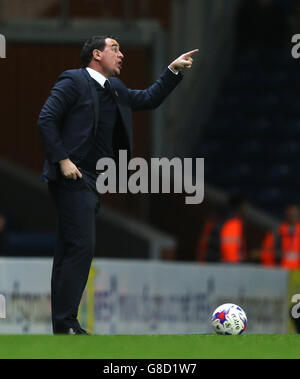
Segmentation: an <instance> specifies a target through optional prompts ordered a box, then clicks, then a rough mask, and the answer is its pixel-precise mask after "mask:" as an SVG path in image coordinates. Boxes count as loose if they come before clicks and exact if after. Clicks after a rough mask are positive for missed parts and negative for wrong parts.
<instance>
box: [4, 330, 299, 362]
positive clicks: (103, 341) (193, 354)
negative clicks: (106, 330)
mask: <svg viewBox="0 0 300 379" xmlns="http://www.w3.org/2000/svg"><path fill="white" fill-rule="evenodd" d="M1 358H6V359H7V358H8V359H9V358H19V359H31V358H36V359H47V358H50V359H51V358H52V359H59V358H64V359H73V358H74V359H80V358H86V359H201V358H221V359H222V358H246V359H247V358H250V359H251V358H255V359H259V358H266V359H270V358H271V359H272V358H274V359H280V358H286V359H288V358H297V359H299V358H300V336H298V335H243V336H217V335H176V336H174V335H172V336H170V335H152V336H125V335H122V336H99V335H98V336H37V335H1V336H0V359H1Z"/></svg>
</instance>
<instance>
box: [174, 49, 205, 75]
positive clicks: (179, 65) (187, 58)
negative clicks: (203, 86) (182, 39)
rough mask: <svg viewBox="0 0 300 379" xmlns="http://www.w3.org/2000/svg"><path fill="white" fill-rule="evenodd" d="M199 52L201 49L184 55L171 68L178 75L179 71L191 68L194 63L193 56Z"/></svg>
mask: <svg viewBox="0 0 300 379" xmlns="http://www.w3.org/2000/svg"><path fill="white" fill-rule="evenodd" d="M198 52H199V49H196V50H192V51H189V52H188V53H185V54H182V55H181V56H180V57H179V58H177V59H175V61H174V62H172V63H171V64H170V66H169V68H170V69H171V70H172V71H173V72H175V73H178V71H181V70H183V69H184V68H191V67H192V65H193V61H194V60H193V58H192V55H194V54H196V53H198Z"/></svg>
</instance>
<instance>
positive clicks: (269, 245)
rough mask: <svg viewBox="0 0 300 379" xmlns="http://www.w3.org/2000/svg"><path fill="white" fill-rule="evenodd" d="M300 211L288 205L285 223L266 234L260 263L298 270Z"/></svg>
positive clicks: (299, 267) (299, 265) (299, 262)
mask: <svg viewBox="0 0 300 379" xmlns="http://www.w3.org/2000/svg"><path fill="white" fill-rule="evenodd" d="M299 216H300V209H299V206H298V205H294V204H292V205H288V206H287V207H286V209H285V221H284V222H282V224H281V225H279V227H278V228H277V229H276V230H275V231H274V232H270V231H269V232H268V233H267V234H266V236H265V238H264V240H263V243H262V249H261V255H260V257H261V263H262V264H263V265H264V266H271V267H272V266H276V265H280V267H282V268H284V269H287V270H298V269H300V218H299Z"/></svg>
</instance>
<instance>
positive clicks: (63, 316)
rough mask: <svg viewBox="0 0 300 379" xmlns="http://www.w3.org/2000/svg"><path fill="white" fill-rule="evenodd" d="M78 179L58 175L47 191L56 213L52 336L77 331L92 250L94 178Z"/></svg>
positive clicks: (95, 206) (96, 202)
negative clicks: (78, 315)
mask: <svg viewBox="0 0 300 379" xmlns="http://www.w3.org/2000/svg"><path fill="white" fill-rule="evenodd" d="M81 173H82V179H79V178H77V180H72V179H67V178H65V177H63V176H62V175H61V176H60V177H59V179H58V180H57V181H53V182H49V183H48V188H49V191H50V193H51V195H52V198H53V200H54V203H55V206H56V211H57V231H56V233H57V234H56V248H55V251H54V259H53V266H52V277H51V308H52V309H51V310H52V326H53V333H54V334H59V333H67V332H68V331H69V329H70V328H73V329H74V330H77V329H78V328H80V325H79V322H78V320H77V314H78V308H79V304H80V301H81V298H82V294H83V291H84V289H85V286H86V283H87V279H88V274H89V270H90V266H91V262H92V259H93V257H94V253H95V246H96V216H97V213H98V211H99V207H100V194H99V193H98V192H97V189H96V180H97V174H90V173H89V172H87V171H84V170H81Z"/></svg>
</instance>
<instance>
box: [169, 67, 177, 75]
mask: <svg viewBox="0 0 300 379" xmlns="http://www.w3.org/2000/svg"><path fill="white" fill-rule="evenodd" d="M168 69H169V70H170V71H171V72H173V74H174V75H178V74H179V71H177V72H175V71H173V70H172V69H171V67H170V66H169V67H168Z"/></svg>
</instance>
